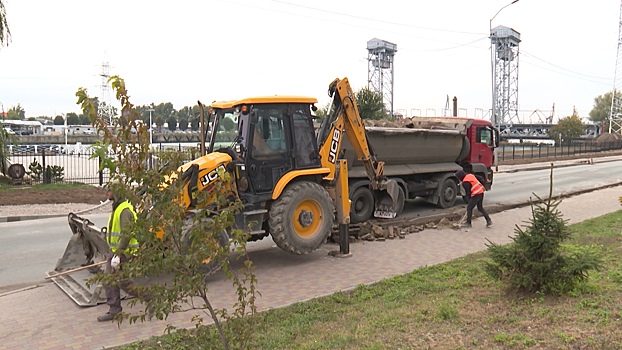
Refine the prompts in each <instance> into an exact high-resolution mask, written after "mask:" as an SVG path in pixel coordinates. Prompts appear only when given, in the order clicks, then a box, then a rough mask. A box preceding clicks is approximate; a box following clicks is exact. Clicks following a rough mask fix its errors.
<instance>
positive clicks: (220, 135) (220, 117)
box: [210, 109, 239, 150]
mask: <svg viewBox="0 0 622 350" xmlns="http://www.w3.org/2000/svg"><path fill="white" fill-rule="evenodd" d="M238 117H239V112H237V111H236V110H234V109H220V110H216V111H215V112H214V114H212V116H211V117H210V119H211V120H212V123H211V127H212V128H213V130H212V145H211V147H210V148H211V149H212V150H217V149H219V148H230V147H233V146H234V145H235V139H236V137H237V136H238Z"/></svg>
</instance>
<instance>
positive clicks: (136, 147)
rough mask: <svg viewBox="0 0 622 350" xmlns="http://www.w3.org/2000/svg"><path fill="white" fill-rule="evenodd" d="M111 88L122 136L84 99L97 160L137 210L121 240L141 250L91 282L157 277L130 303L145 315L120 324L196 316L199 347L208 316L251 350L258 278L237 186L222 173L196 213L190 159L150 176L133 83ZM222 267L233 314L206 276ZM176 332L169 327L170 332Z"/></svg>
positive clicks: (177, 158)
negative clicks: (213, 299)
mask: <svg viewBox="0 0 622 350" xmlns="http://www.w3.org/2000/svg"><path fill="white" fill-rule="evenodd" d="M110 81H112V84H111V85H112V88H113V90H115V91H116V95H117V96H118V98H119V100H120V102H121V105H122V115H123V116H124V118H123V120H122V123H121V124H120V125H119V128H117V129H116V130H110V129H109V128H107V124H106V122H105V120H104V119H103V118H102V117H101V116H100V115H98V114H97V110H96V109H95V108H94V106H93V105H92V104H91V103H89V99H88V95H87V93H86V90H84V89H83V88H81V89H80V90H78V92H77V93H76V95H77V96H78V103H79V104H80V105H81V106H82V109H83V110H84V112H85V114H87V115H89V117H90V118H91V121H92V123H93V125H95V126H96V127H97V129H98V132H100V133H101V134H102V135H103V137H102V142H101V143H100V144H99V145H98V147H97V150H96V152H95V154H94V157H101V159H103V161H102V165H103V167H105V168H107V169H108V170H109V171H110V174H111V178H112V179H115V180H119V182H113V184H114V185H115V186H116V187H115V188H114V192H115V193H118V194H119V195H120V196H123V197H124V198H127V199H128V200H129V201H130V202H131V203H132V204H133V205H134V208H136V212H137V216H138V217H137V220H136V222H135V223H134V224H133V225H131V226H130V227H129V229H128V230H127V231H123V232H121V234H122V235H123V234H128V233H129V232H132V234H133V235H134V237H135V238H136V239H137V240H138V241H139V242H140V243H141V245H140V248H139V249H138V251H137V253H136V255H135V256H134V257H133V258H132V259H130V260H129V261H128V262H127V263H125V264H124V267H123V269H121V270H118V271H116V272H115V273H114V274H112V273H111V274H99V275H97V276H96V277H94V278H93V279H92V281H91V282H103V283H106V284H112V285H116V284H118V283H119V281H121V280H124V281H125V280H134V281H136V280H137V279H144V278H149V277H153V276H156V277H155V278H154V279H153V280H151V281H150V282H149V283H146V284H135V285H134V287H133V289H132V290H131V292H132V293H133V294H136V295H137V298H136V299H132V300H130V302H129V305H130V306H134V305H136V303H139V302H140V303H144V304H145V305H146V307H145V310H143V311H142V313H141V314H139V315H130V314H128V313H125V312H124V313H122V314H120V315H119V317H118V318H117V321H118V322H119V323H120V322H122V321H123V320H129V322H130V323H132V322H137V321H139V320H140V321H145V320H147V319H151V318H152V317H156V318H158V319H166V318H167V317H168V315H169V314H170V313H171V312H177V311H188V312H193V313H195V312H196V313H195V314H193V322H195V323H196V328H195V332H196V333H195V337H196V338H199V341H198V342H199V343H200V342H201V341H200V339H201V337H203V336H205V335H207V334H208V331H206V330H205V327H202V325H203V324H204V321H203V317H205V316H206V315H207V316H208V317H210V318H211V319H212V320H213V321H214V323H215V326H216V328H217V329H218V332H219V333H220V336H221V340H222V343H223V346H224V348H225V349H230V348H232V347H233V348H240V349H242V348H247V347H248V345H245V344H247V342H248V340H249V337H250V335H251V334H252V316H253V315H254V314H255V312H256V308H255V305H254V302H255V298H256V291H255V284H256V278H255V276H254V275H253V274H252V269H253V264H252V262H251V261H250V260H248V254H246V241H247V239H248V237H249V233H248V230H244V229H234V228H233V224H234V213H235V212H236V211H238V210H240V209H241V207H242V203H241V201H240V200H238V199H237V196H236V195H235V193H232V191H233V188H234V186H233V184H232V181H234V180H233V179H232V178H231V177H230V176H229V175H228V174H227V173H224V172H220V173H219V174H218V177H216V178H214V179H213V180H212V182H210V187H209V188H208V189H206V190H204V191H200V192H196V193H195V194H193V198H195V197H194V196H195V195H196V198H195V199H196V204H195V205H194V210H193V211H188V210H187V203H186V202H185V201H184V194H186V193H187V189H188V187H187V186H190V187H191V186H192V183H190V182H189V181H191V180H190V179H192V176H187V173H186V172H185V171H184V172H182V170H181V169H180V166H181V165H182V164H183V163H184V162H185V161H186V160H185V159H184V158H183V157H184V156H183V153H182V152H176V151H164V152H162V153H161V154H159V155H158V158H159V159H161V161H162V164H163V166H162V170H161V171H155V170H153V169H150V168H149V167H148V166H147V164H149V162H148V160H149V156H150V155H149V132H148V130H147V127H146V125H145V124H144V123H140V122H139V123H137V120H140V114H139V113H138V112H137V111H136V110H135V109H134V108H133V105H132V104H131V103H130V101H129V96H128V92H127V90H126V88H125V82H124V81H123V80H122V79H121V78H119V77H117V76H113V77H111V78H110ZM159 118H162V117H161V116H159ZM110 151H112V152H110ZM111 153H112V154H113V155H111ZM191 168H192V167H191ZM194 181H197V180H196V179H195V180H194ZM131 184H139V187H140V190H135V189H133V188H132V187H131ZM229 237H230V238H231V240H229ZM231 250H234V252H235V253H236V255H237V256H239V257H241V258H243V259H245V260H244V266H243V267H242V268H241V269H239V270H234V269H232V268H231V267H230V265H229V260H228V259H227V258H228V256H229V252H230V251H231ZM220 266H222V269H223V271H224V272H225V275H226V277H227V278H228V279H230V280H232V283H233V285H234V287H235V288H236V293H237V297H238V300H237V302H236V304H235V305H234V306H233V308H232V311H229V310H227V309H220V310H218V309H215V308H214V307H213V306H212V304H211V303H210V300H209V297H208V294H207V291H208V285H207V283H206V279H205V277H206V274H209V273H210V272H212V271H213V270H214V269H216V268H218V267H220ZM148 309H149V310H150V311H149V310H148ZM222 321H226V322H224V323H223V322H222ZM172 328H173V327H172V326H168V327H167V330H171V329H172ZM182 331H183V330H182Z"/></svg>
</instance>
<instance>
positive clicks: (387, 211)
mask: <svg viewBox="0 0 622 350" xmlns="http://www.w3.org/2000/svg"><path fill="white" fill-rule="evenodd" d="M399 191H400V187H399V185H398V184H397V181H395V180H391V179H389V180H384V181H382V183H381V184H380V190H378V191H374V197H375V198H376V206H375V207H376V210H375V211H374V216H375V217H377V218H385V219H392V218H394V217H395V216H396V215H397V213H396V211H397V207H398V203H397V201H398V198H399Z"/></svg>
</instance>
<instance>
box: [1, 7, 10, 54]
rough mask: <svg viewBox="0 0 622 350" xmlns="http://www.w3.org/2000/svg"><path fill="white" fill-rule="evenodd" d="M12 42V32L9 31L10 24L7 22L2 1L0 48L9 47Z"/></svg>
mask: <svg viewBox="0 0 622 350" xmlns="http://www.w3.org/2000/svg"><path fill="white" fill-rule="evenodd" d="M10 41H11V30H10V29H9V22H8V21H7V20H6V8H5V7H4V2H3V1H2V0H0V47H1V46H4V45H6V46H8V45H9V42H10Z"/></svg>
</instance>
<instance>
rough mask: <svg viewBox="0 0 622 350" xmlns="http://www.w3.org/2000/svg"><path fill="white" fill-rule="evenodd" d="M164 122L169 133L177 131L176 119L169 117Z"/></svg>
mask: <svg viewBox="0 0 622 350" xmlns="http://www.w3.org/2000/svg"><path fill="white" fill-rule="evenodd" d="M166 122H167V123H168V129H169V130H170V131H175V130H177V118H175V117H173V116H171V117H169V118H168V119H167V120H166Z"/></svg>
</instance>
